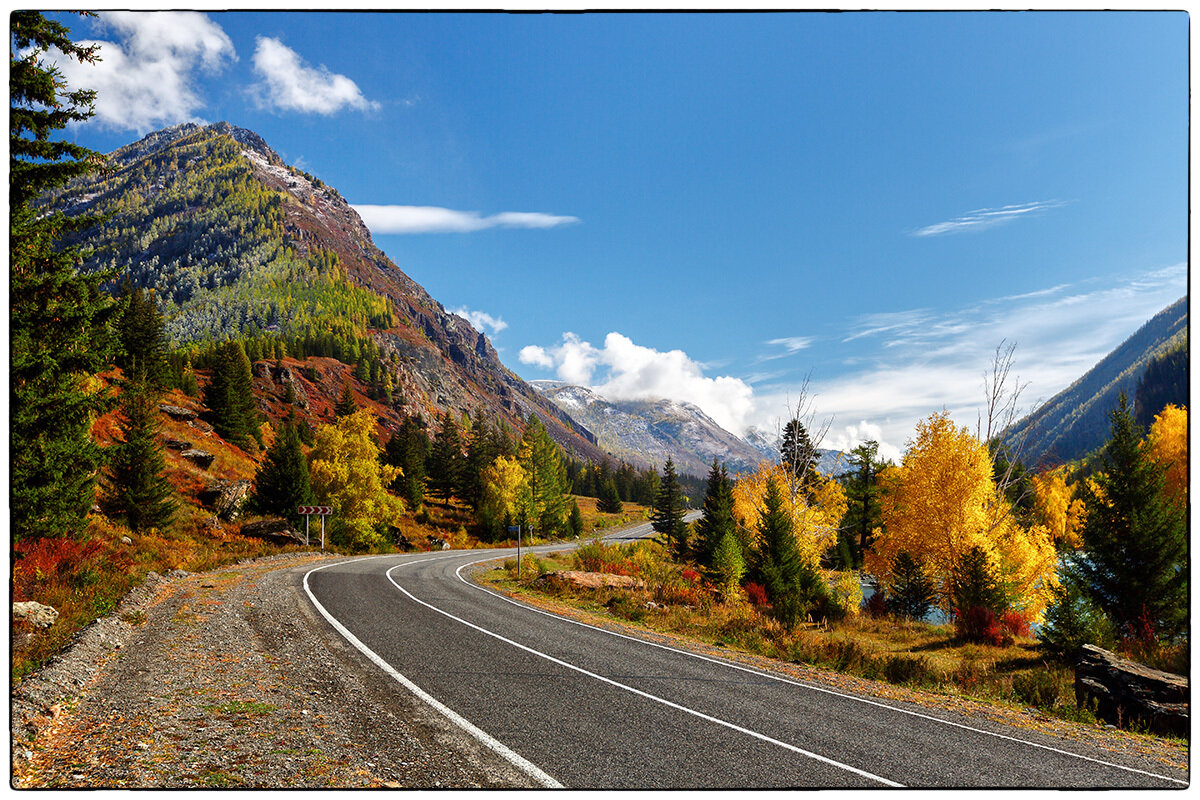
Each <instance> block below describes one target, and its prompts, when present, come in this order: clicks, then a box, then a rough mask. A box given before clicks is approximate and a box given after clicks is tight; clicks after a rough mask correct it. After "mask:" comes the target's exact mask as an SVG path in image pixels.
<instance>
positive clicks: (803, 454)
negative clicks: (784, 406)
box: [779, 419, 820, 485]
mask: <svg viewBox="0 0 1200 800" xmlns="http://www.w3.org/2000/svg"><path fill="white" fill-rule="evenodd" d="M779 455H780V460H781V461H782V463H783V465H784V466H785V467H787V469H788V472H790V473H791V475H792V477H793V478H794V479H795V480H796V481H798V482H799V483H800V484H801V485H807V484H808V482H809V481H811V480H812V479H813V478H814V477H816V471H817V461H818V460H819V458H820V454H819V453H818V452H817V448H816V447H814V446H813V443H812V440H811V439H809V436H808V431H807V430H806V429H805V427H804V423H802V422H801V421H800V420H798V419H792V420H789V421H788V424H787V425H785V426H784V428H783V441H782V442H781V443H780V445H779Z"/></svg>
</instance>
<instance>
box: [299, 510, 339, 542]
mask: <svg viewBox="0 0 1200 800" xmlns="http://www.w3.org/2000/svg"><path fill="white" fill-rule="evenodd" d="M296 513H297V514H303V515H304V546H305V547H308V523H309V519H310V517H311V515H313V514H318V515H320V517H321V549H322V550H324V549H325V517H327V516H329V515H330V514H332V513H333V508H332V507H331V506H296Z"/></svg>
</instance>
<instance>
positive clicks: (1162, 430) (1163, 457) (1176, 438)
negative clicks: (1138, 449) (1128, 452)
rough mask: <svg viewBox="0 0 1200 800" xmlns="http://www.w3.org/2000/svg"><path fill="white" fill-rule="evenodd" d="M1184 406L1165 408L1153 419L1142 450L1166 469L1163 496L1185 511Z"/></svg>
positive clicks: (1186, 493) (1185, 452) (1185, 457)
mask: <svg viewBox="0 0 1200 800" xmlns="http://www.w3.org/2000/svg"><path fill="white" fill-rule="evenodd" d="M1187 424H1188V419H1187V406H1184V407H1182V408H1180V407H1179V406H1175V405H1169V406H1167V407H1166V408H1164V409H1163V411H1162V413H1161V414H1159V415H1158V416H1156V417H1155V418H1154V424H1153V425H1151V426H1150V434H1149V435H1148V436H1147V437H1146V443H1145V445H1144V447H1145V448H1146V449H1147V451H1148V452H1149V454H1150V458H1152V459H1154V460H1155V461H1157V462H1158V464H1159V465H1160V466H1163V467H1165V468H1166V471H1167V473H1166V477H1167V485H1166V494H1167V497H1168V499H1170V501H1171V502H1172V503H1174V504H1176V505H1177V506H1179V507H1180V508H1182V509H1185V510H1186V509H1187V495H1188V490H1187V431H1188V427H1187Z"/></svg>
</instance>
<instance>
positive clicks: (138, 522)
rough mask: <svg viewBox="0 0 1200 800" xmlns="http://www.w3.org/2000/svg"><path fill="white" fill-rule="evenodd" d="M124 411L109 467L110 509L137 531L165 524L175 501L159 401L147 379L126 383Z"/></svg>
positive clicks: (172, 514)
mask: <svg viewBox="0 0 1200 800" xmlns="http://www.w3.org/2000/svg"><path fill="white" fill-rule="evenodd" d="M121 415H122V421H121V424H120V432H121V433H120V438H119V439H118V440H117V442H116V443H115V444H114V445H113V453H112V458H111V466H110V469H109V489H108V497H109V502H108V506H109V509H110V510H111V511H112V512H113V513H116V514H120V515H123V516H124V517H125V519H126V521H127V522H128V524H129V527H130V528H131V529H132V530H134V531H142V530H146V529H149V528H165V527H166V526H167V525H168V524H169V523H170V522H171V520H172V519H173V518H174V516H175V509H176V503H175V501H174V500H173V499H172V498H173V495H174V492H173V490H172V489H171V484H170V483H169V482H168V481H167V478H166V474H165V471H166V461H165V460H164V458H163V451H162V446H161V445H160V444H159V443H158V433H159V431H160V430H161V428H162V424H161V423H160V422H159V419H158V401H157V399H156V398H155V396H154V395H153V393H152V392H151V390H150V389H149V387H148V386H147V385H146V383H145V382H139V383H129V384H126V387H125V393H124V395H123V396H122V398H121Z"/></svg>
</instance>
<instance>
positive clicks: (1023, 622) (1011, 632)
mask: <svg viewBox="0 0 1200 800" xmlns="http://www.w3.org/2000/svg"><path fill="white" fill-rule="evenodd" d="M1000 630H1001V631H1002V632H1003V633H1004V635H1005V636H1006V637H1007V638H1008V639H1009V640H1011V639H1013V638H1015V637H1017V636H1021V637H1026V636H1029V619H1028V617H1026V616H1025V615H1024V614H1022V613H1021V612H1020V611H1006V612H1004V616H1002V617H1001V618H1000Z"/></svg>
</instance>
